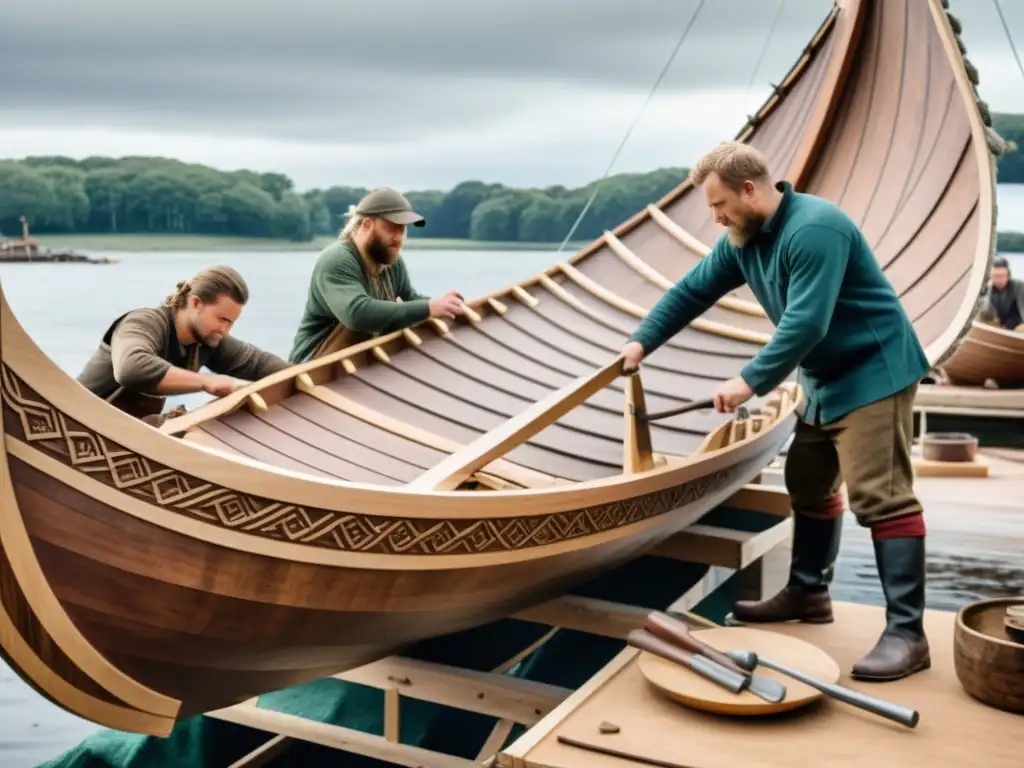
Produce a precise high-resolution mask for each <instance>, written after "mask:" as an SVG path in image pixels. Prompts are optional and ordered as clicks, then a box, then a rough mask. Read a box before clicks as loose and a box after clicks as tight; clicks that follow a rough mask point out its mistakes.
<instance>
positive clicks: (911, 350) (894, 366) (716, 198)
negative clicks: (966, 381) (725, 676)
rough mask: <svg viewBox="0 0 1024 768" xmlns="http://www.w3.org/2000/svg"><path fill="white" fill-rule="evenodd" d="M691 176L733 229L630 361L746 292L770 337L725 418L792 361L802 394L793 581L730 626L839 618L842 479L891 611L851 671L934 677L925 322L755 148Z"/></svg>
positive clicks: (861, 242)
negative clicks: (922, 485) (921, 325)
mask: <svg viewBox="0 0 1024 768" xmlns="http://www.w3.org/2000/svg"><path fill="white" fill-rule="evenodd" d="M690 178H691V180H692V181H693V183H694V184H695V185H696V186H703V189H704V195H705V199H706V201H707V204H708V206H709V207H710V208H711V210H712V211H713V212H714V217H715V221H716V223H718V224H722V225H725V226H726V228H727V232H726V233H725V234H723V235H722V237H721V238H720V239H719V240H718V242H717V243H716V244H715V247H714V248H713V249H712V251H711V252H710V253H709V254H708V255H707V256H705V257H704V258H703V259H702V260H701V263H700V264H698V265H697V266H696V267H694V268H693V269H692V270H690V271H689V272H688V273H687V274H686V275H685V276H684V277H683V278H682V279H681V280H680V281H679V282H678V283H676V284H675V285H674V286H673V287H672V288H671V289H670V290H669V291H668V292H666V294H665V295H664V297H662V299H661V300H660V301H659V302H658V303H657V304H656V305H655V306H654V307H653V308H652V309H651V311H650V312H649V313H648V315H647V317H646V318H645V319H644V320H643V322H642V323H641V324H640V326H639V327H638V328H637V330H636V331H635V332H634V334H633V335H632V337H631V339H630V341H629V342H628V343H627V344H626V345H625V346H624V347H623V350H622V354H623V356H624V358H625V366H626V368H627V369H633V368H635V367H637V366H638V365H639V363H640V360H641V359H642V358H643V357H644V356H646V355H650V354H651V353H652V352H653V351H654V350H656V349H657V348H658V347H660V346H661V345H662V344H664V343H665V342H666V341H668V340H669V339H670V338H671V337H672V336H673V335H675V334H676V333H678V332H679V331H680V330H682V329H683V327H684V326H686V325H687V324H689V323H690V322H691V321H692V320H694V318H696V317H697V316H698V315H700V314H701V313H703V312H704V311H705V310H707V309H708V308H709V307H710V306H711V305H712V304H713V303H714V302H715V301H716V300H717V299H719V298H720V297H722V296H723V295H725V294H727V293H728V292H729V291H732V290H734V289H735V288H737V287H739V286H740V285H742V284H743V283H747V284H748V285H749V286H750V288H751V290H752V291H753V293H754V295H755V296H756V297H757V300H758V301H759V302H760V304H761V306H762V307H764V309H765V312H766V313H767V315H768V317H769V318H770V319H771V321H772V322H773V323H774V324H775V332H774V333H773V335H772V338H771V340H770V341H769V342H768V343H767V344H766V345H765V347H764V349H763V350H762V351H761V352H760V353H759V354H758V355H757V356H756V357H754V359H753V360H751V361H750V362H749V363H748V364H747V365H746V366H745V367H744V368H743V369H742V370H741V371H740V375H739V376H737V377H736V378H733V379H730V380H729V381H727V382H725V383H724V384H723V385H722V386H721V388H720V389H719V391H718V393H717V394H716V395H715V407H716V409H717V410H718V411H720V412H729V413H731V412H733V411H734V410H735V409H736V408H737V407H738V406H739V405H740V404H741V403H743V402H745V401H746V400H748V399H749V398H750V397H752V396H753V395H754V394H755V393H756V394H757V395H759V396H762V395H765V394H767V393H769V392H770V391H771V390H772V389H774V388H775V387H776V386H778V385H779V384H781V383H782V382H783V381H784V380H785V379H786V378H787V377H788V376H789V374H790V373H791V372H792V371H793V370H794V369H797V368H799V373H798V378H799V381H800V384H801V387H802V389H803V390H804V393H805V397H806V400H805V405H804V407H803V409H802V413H800V414H798V416H799V418H798V420H797V425H796V432H795V435H794V438H793V442H792V445H791V447H790V449H789V454H788V456H787V457H786V463H785V467H786V469H785V480H786V489H787V490H788V492H789V494H790V498H791V503H792V508H793V511H794V518H793V522H794V528H793V553H792V562H791V566H790V576H789V582H788V585H787V586H786V587H785V588H784V589H783V590H782V591H781V592H779V593H778V594H777V595H775V596H774V597H772V598H770V599H768V600H763V601H760V602H752V601H739V602H737V603H736V605H735V606H734V607H733V618H734V619H736V620H739V621H740V622H771V621H790V620H802V621H807V622H814V623H827V622H831V621H832V620H833V616H832V604H831V600H830V598H829V593H828V584H829V582H830V581H831V579H832V572H833V569H834V565H835V560H836V557H837V555H838V552H839V540H840V532H841V530H842V513H843V502H842V496H841V494H840V486H841V485H842V483H843V481H844V479H845V481H846V485H847V490H848V493H849V501H850V506H851V508H852V509H853V512H854V513H855V514H856V516H857V520H858V522H859V523H860V524H861V525H863V526H866V527H868V528H870V529H871V534H872V540H873V544H874V551H875V561H876V563H877V565H878V572H879V576H880V580H881V582H882V589H883V592H884V593H885V598H886V604H887V610H886V627H885V630H884V631H883V633H882V635H881V637H880V638H879V640H878V643H877V644H876V645H875V647H874V649H873V650H872V651H871V652H870V653H869V654H868V655H867V656H865V657H864V658H862V659H861V660H860V661H859V662H858V663H857V664H855V665H854V667H853V671H852V673H853V676H854V677H855V678H857V679H862V680H895V679H898V678H901V677H905V676H906V675H909V674H912V673H915V672H918V671H920V670H922V669H927V668H928V667H929V666H930V656H929V650H928V641H927V638H926V637H925V634H924V628H923V626H922V620H923V614H924V607H925V541H924V540H925V526H924V519H923V516H922V507H921V504H920V502H919V501H918V499H917V497H916V496H915V494H914V488H913V479H914V474H913V467H912V465H911V459H910V446H911V441H912V438H913V422H912V407H913V402H914V396H915V394H916V390H917V384H918V381H919V380H920V379H921V377H922V376H923V375H924V374H925V373H926V372H927V371H928V367H929V366H928V360H927V358H926V357H925V354H924V351H923V349H922V348H921V344H920V342H919V340H918V338H917V335H916V333H915V331H914V328H913V326H912V325H911V324H910V320H909V319H908V317H907V315H906V313H905V311H904V309H903V306H902V305H901V303H900V300H899V297H898V296H897V295H896V292H895V291H894V289H893V287H892V285H891V284H890V282H889V280H888V278H886V276H885V274H884V273H883V272H882V270H881V268H880V266H879V264H878V262H877V260H876V259H875V257H874V254H873V253H872V251H871V248H870V246H869V245H868V243H867V241H866V240H865V239H864V236H863V235H862V234H861V232H860V230H859V229H858V228H857V226H856V225H855V224H854V222H853V221H852V220H851V219H850V218H849V217H848V216H847V215H846V214H845V213H844V212H843V211H842V210H841V209H840V208H839V207H838V206H836V205H833V204H832V203H830V202H828V201H827V200H824V199H822V198H819V197H815V196H813V195H808V194H801V193H797V192H794V191H793V188H792V186H791V185H790V184H789V183H788V182H780V183H778V184H774V185H773V184H772V183H771V177H770V175H769V171H768V164H767V161H766V159H765V157H764V155H763V154H761V153H760V152H759V151H758V150H757V149H755V148H753V147H751V146H748V145H745V144H742V143H739V142H726V143H724V144H722V145H719V147H717V148H716V149H714V150H712V151H711V152H710V153H708V155H707V156H705V157H704V158H702V159H701V160H700V162H699V163H698V164H697V166H696V168H694V170H693V172H692V173H691V177H690Z"/></svg>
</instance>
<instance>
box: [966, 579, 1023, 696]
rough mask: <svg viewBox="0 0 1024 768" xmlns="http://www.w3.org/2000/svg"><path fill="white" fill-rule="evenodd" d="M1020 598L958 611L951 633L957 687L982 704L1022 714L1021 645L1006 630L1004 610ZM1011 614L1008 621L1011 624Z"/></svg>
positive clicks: (983, 602)
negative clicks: (958, 684)
mask: <svg viewBox="0 0 1024 768" xmlns="http://www.w3.org/2000/svg"><path fill="white" fill-rule="evenodd" d="M1008 608H1024V596H1022V597H1002V598H995V599H992V600H979V601H976V602H973V603H969V604H967V605H965V606H964V607H962V608H961V609H960V610H959V611H958V612H957V614H956V624H955V627H954V630H953V666H954V668H955V669H956V676H957V679H958V680H959V681H960V685H962V686H963V688H964V690H965V691H967V693H969V694H970V695H971V696H973V697H974V698H976V699H978V700H979V701H981V702H984V703H985V704H988V705H989V706H991V707H995V708H997V709H1002V710H1006V711H1009V712H1024V643H1020V642H1016V641H1015V640H1014V639H1013V637H1012V636H1011V634H1010V632H1009V631H1008V630H1007V617H1008V616H1007V609H1008ZM1015 615H1016V613H1015V612H1011V613H1010V614H1009V617H1010V618H1011V619H1014V620H1015Z"/></svg>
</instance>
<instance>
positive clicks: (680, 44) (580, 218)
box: [555, 0, 704, 254]
mask: <svg viewBox="0 0 1024 768" xmlns="http://www.w3.org/2000/svg"><path fill="white" fill-rule="evenodd" d="M703 7H704V0H700V2H699V3H697V10H695V11H694V12H693V15H692V16H690V21H689V22H688V23H687V25H686V28H685V29H684V30H683V33H682V34H681V35H680V36H679V40H678V41H677V42H676V47H675V48H673V49H672V54H671V55H670V56H669V57H668V61H666V62H665V66H664V67H662V68H661V73H660V74H659V75H658V79H657V80H655V81H654V85H653V86H652V87H651V91H650V93H648V94H647V98H646V99H645V100H644V103H643V104H641V105H640V110H639V111H638V112H637V113H636V117H634V118H633V122H632V123H631V124H630V126H629V128H628V129H627V130H626V135H625V136H623V137H622V141H620V142H619V148H618V149H616V150H615V154H614V155H612V159H611V161H610V162H609V163H608V167H607V168H606V169H605V171H604V175H603V176H602V177H601V178H600V179H599V180H598V181H597V183H595V184H594V191H593V192H592V193H591V195H590V199H589V200H587V204H586V205H584V206H583V210H582V211H580V215H579V216H577V217H576V221H575V222H574V223H573V225H572V227H571V228H570V229H569V233H568V234H567V235H566V236H565V239H564V240H563V241H562V244H561V245H560V246H558V250H557V251H556V252H555V253H556V254H558V253H561V252H562V250H563V249H564V248H565V246H566V245H567V244H568V243H569V241H570V240H571V239H572V236H573V234H574V233H575V232H576V228H577V227H578V226H579V225H580V222H581V221H583V217H584V216H586V215H587V211H588V210H590V205H591V204H592V203H593V202H594V198H596V197H597V192H598V190H599V189H600V188H601V184H602V183H604V180H605V179H607V178H608V174H609V173H611V170H612V166H614V165H615V161H616V160H618V159H619V155H620V154H621V153H622V150H623V148H624V147H625V146H626V142H627V141H629V137H630V135H631V134H632V133H633V129H634V128H636V126H637V123H639V122H640V116H641V115H643V113H644V110H645V109H647V105H648V104H650V103H651V99H652V98H654V94H655V92H656V91H657V90H658V87H659V86H660V85H661V81H662V80H664V79H665V75H666V74H667V73H668V70H669V67H671V66H672V62H673V61H675V58H676V54H677V53H679V49H680V48H682V47H683V42H684V41H685V40H686V38H687V37H688V36H689V34H690V30H691V29H693V23H694V22H695V21H696V20H697V16H699V15H700V11H701V8H703Z"/></svg>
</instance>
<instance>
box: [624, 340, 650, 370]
mask: <svg viewBox="0 0 1024 768" xmlns="http://www.w3.org/2000/svg"><path fill="white" fill-rule="evenodd" d="M619 354H620V355H622V357H623V359H624V361H623V364H622V367H623V372H624V373H634V372H636V370H637V369H638V368H640V361H641V360H642V359H643V357H644V348H643V345H641V344H640V342H639V341H631V342H629V343H628V344H626V346H624V347H623V348H622V351H621V352H619Z"/></svg>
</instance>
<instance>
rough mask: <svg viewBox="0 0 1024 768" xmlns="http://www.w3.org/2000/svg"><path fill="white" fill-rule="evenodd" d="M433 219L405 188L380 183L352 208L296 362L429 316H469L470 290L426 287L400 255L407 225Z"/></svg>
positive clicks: (325, 258) (306, 313)
mask: <svg viewBox="0 0 1024 768" xmlns="http://www.w3.org/2000/svg"><path fill="white" fill-rule="evenodd" d="M409 224H412V225H414V226H417V227H422V226H424V225H425V224H426V220H425V219H424V218H423V217H422V216H420V215H419V214H418V213H416V212H415V211H413V209H412V205H411V204H410V202H409V201H408V200H407V199H406V198H405V196H404V195H402V194H401V193H400V192H397V191H396V190H393V189H391V188H389V187H379V188H378V189H375V190H373V191H372V192H370V193H369V194H367V195H366V196H365V197H364V198H363V199H362V200H360V201H359V204H358V205H357V206H356V207H355V209H354V210H353V211H352V212H351V216H350V218H349V221H348V223H347V224H346V225H345V227H344V229H342V231H341V233H340V235H339V237H338V239H337V240H336V241H334V242H333V243H331V244H330V245H328V246H327V247H326V248H324V250H323V251H321V252H320V256H319V258H317V260H316V264H314V265H313V274H312V276H311V278H310V283H309V296H308V297H307V299H306V306H305V308H304V309H303V312H302V319H301V320H300V321H299V328H298V330H297V331H296V332H295V340H294V342H293V344H292V352H291V355H290V356H289V359H290V361H291V362H292V363H302V362H305V361H307V360H310V359H312V358H318V357H322V356H324V355H326V354H329V353H331V352H337V351H338V350H341V349H344V348H346V347H349V346H352V345H353V344H358V343H359V342H361V341H365V340H367V339H370V338H372V337H374V336H380V335H383V334H387V333H391V332H393V331H398V330H401V329H403V328H408V327H409V326H410V325H414V324H416V323H418V322H420V321H422V320H426V319H427V318H428V317H434V318H438V319H441V318H451V317H455V315H457V314H462V296H461V295H460V294H459V293H457V292H455V291H448V292H447V293H445V294H443V295H442V296H438V297H436V298H433V299H431V298H430V297H429V296H424V295H423V294H420V293H418V292H417V291H416V290H415V289H414V288H413V287H412V282H411V281H410V280H409V272H408V271H407V270H406V267H405V262H404V261H403V260H402V257H401V255H400V253H401V248H402V243H403V242H404V241H405V232H406V226H407V225H409Z"/></svg>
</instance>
